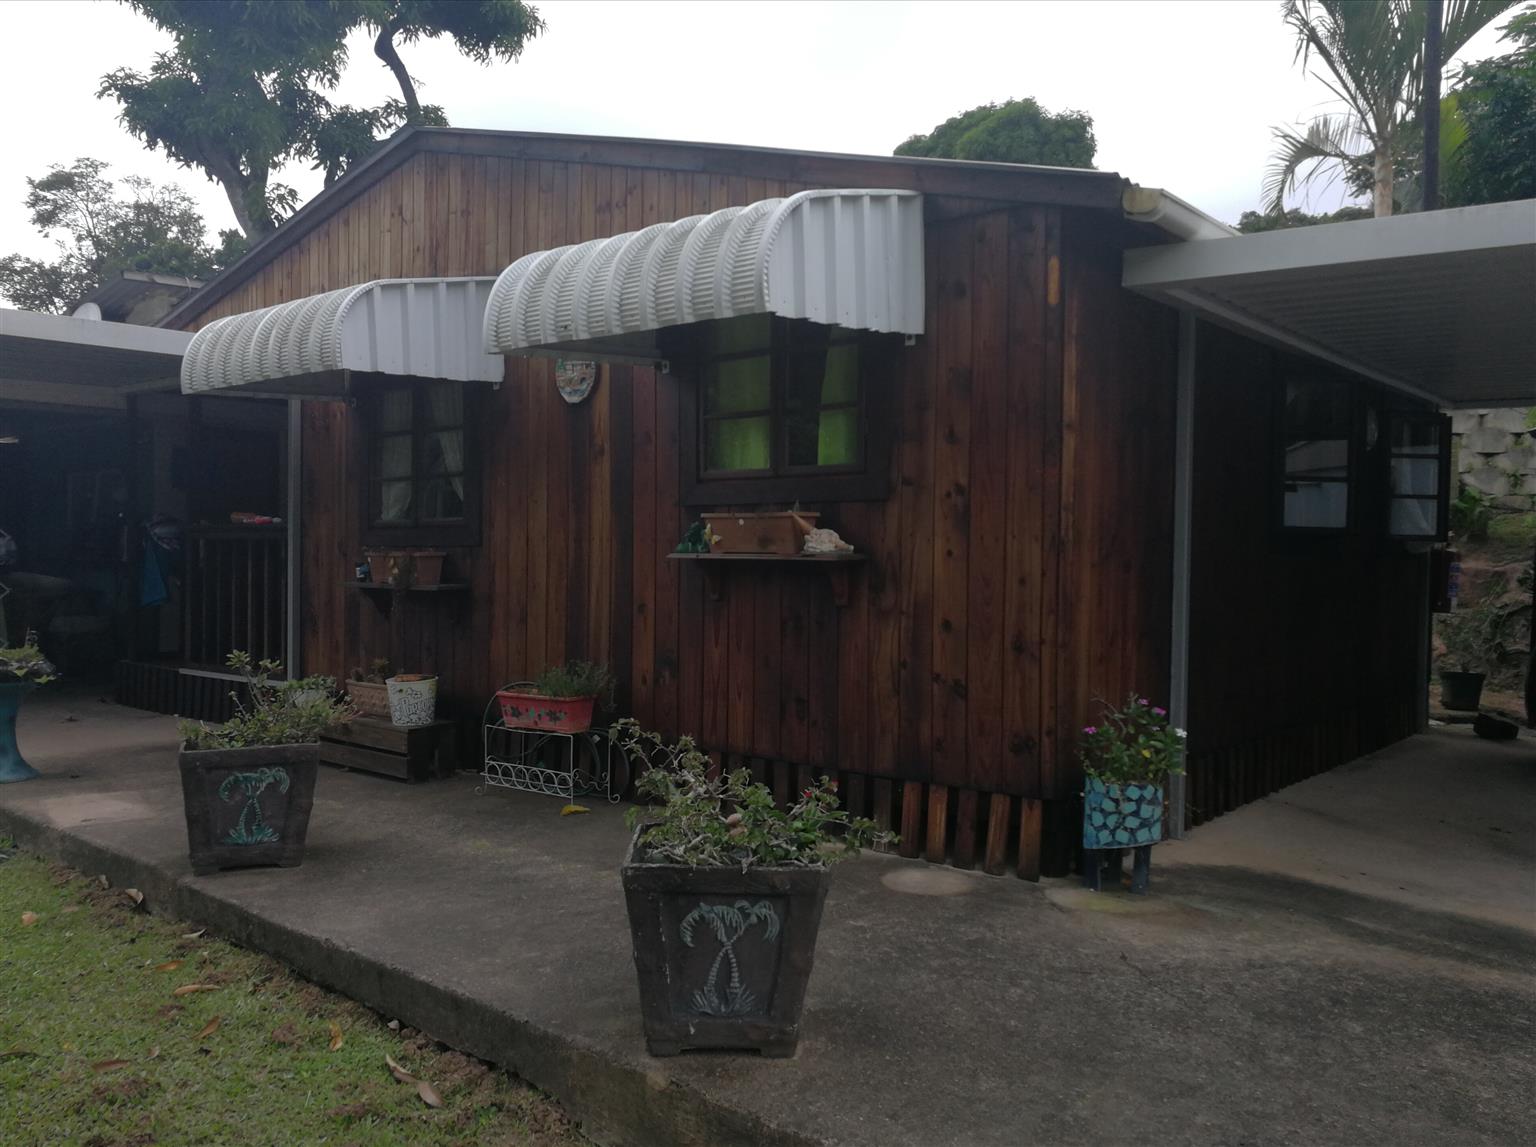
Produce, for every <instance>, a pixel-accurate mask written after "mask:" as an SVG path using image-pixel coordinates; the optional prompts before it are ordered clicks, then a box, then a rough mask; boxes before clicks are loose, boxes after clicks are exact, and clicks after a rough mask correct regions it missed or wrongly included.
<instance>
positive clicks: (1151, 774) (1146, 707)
mask: <svg viewBox="0 0 1536 1147" xmlns="http://www.w3.org/2000/svg"><path fill="white" fill-rule="evenodd" d="M1099 705H1100V707H1101V709H1102V712H1101V714H1100V716H1099V722H1098V724H1096V725H1086V726H1084V727H1083V737H1082V741H1081V742H1080V743H1079V745H1078V755H1079V758H1080V759H1081V760H1082V763H1083V772H1084V773H1086V774H1087V775H1088V776H1090V777H1098V778H1099V779H1100V780H1102V781H1104V782H1105V783H1106V784H1115V785H1126V784H1136V783H1139V782H1142V781H1151V782H1152V783H1153V784H1162V779H1163V777H1164V775H1165V774H1167V773H1182V772H1183V771H1184V736H1185V734H1184V730H1183V729H1175V728H1174V727H1173V726H1172V725H1171V724H1170V723H1169V721H1168V712H1167V710H1166V709H1163V708H1162V707H1161V706H1158V705H1153V704H1152V703H1151V702H1150V701H1148V700H1147V699H1146V698H1145V697H1138V696H1137V695H1136V694H1135V693H1132V694H1131V695H1130V696H1129V697H1127V698H1126V700H1125V704H1124V705H1121V706H1120V707H1119V708H1116V707H1115V706H1113V705H1110V704H1109V703H1108V702H1107V701H1101V702H1099Z"/></svg>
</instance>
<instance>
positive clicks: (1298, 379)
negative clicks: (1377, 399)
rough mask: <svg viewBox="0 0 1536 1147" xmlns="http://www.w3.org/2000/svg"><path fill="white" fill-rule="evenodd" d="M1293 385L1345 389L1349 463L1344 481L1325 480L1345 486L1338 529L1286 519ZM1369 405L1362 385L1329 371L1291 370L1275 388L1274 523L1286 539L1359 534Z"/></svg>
mask: <svg viewBox="0 0 1536 1147" xmlns="http://www.w3.org/2000/svg"><path fill="white" fill-rule="evenodd" d="M1292 383H1317V384H1321V385H1326V386H1337V387H1342V388H1343V389H1344V391H1345V395H1346V398H1347V401H1348V406H1349V419H1348V430H1347V431H1346V434H1345V439H1344V441H1345V444H1346V449H1347V461H1346V464H1345V467H1344V469H1345V474H1344V477H1343V478H1332V479H1325V481H1329V482H1333V483H1337V484H1339V485H1342V486H1343V487H1344V492H1345V500H1344V521H1343V524H1341V525H1337V526H1293V525H1291V524H1289V523H1288V522H1287V521H1286V520H1285V495H1286V484H1287V481H1288V473H1289V472H1288V470H1287V468H1286V464H1287V458H1286V426H1285V423H1286V398H1287V391H1288V390H1289V389H1290V386H1291V384H1292ZM1365 406H1366V404H1365V402H1364V401H1363V399H1362V396H1361V393H1360V387H1359V385H1358V384H1357V383H1356V382H1355V381H1354V380H1353V379H1349V378H1343V377H1340V376H1338V375H1336V374H1333V373H1331V372H1326V371H1317V372H1315V373H1314V372H1307V373H1301V372H1295V371H1287V372H1284V373H1282V374H1281V375H1280V378H1279V379H1278V383H1277V385H1276V387H1275V400H1274V409H1275V415H1274V418H1275V423H1274V431H1273V441H1274V446H1273V449H1274V456H1275V462H1274V491H1275V493H1274V511H1273V513H1274V519H1273V520H1274V523H1275V529H1277V530H1278V531H1279V532H1280V533H1281V534H1282V535H1284V536H1286V537H1318V538H1337V537H1343V536H1345V535H1348V534H1352V533H1354V532H1356V526H1357V523H1358V520H1359V515H1360V501H1361V496H1362V489H1361V481H1360V479H1361V476H1362V468H1361V462H1362V458H1361V455H1362V454H1363V453H1365V433H1364V419H1365V417H1366V413H1365Z"/></svg>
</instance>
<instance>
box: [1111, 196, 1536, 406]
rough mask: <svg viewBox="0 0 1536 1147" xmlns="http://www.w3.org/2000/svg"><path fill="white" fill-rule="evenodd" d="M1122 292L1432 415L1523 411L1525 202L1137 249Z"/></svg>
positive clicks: (1528, 377)
mask: <svg viewBox="0 0 1536 1147" xmlns="http://www.w3.org/2000/svg"><path fill="white" fill-rule="evenodd" d="M1122 282H1123V283H1124V285H1125V286H1126V287H1128V288H1130V289H1131V290H1134V291H1139V292H1140V293H1142V294H1144V295H1148V296H1150V297H1152V298H1155V299H1159V300H1161V301H1163V302H1166V303H1170V304H1172V305H1174V306H1179V307H1184V308H1188V309H1191V310H1194V311H1195V312H1197V313H1199V314H1201V315H1202V316H1204V317H1206V318H1209V319H1211V320H1212V321H1214V322H1217V323H1220V324H1222V325H1224V326H1229V327H1234V328H1236V329H1239V330H1242V331H1245V332H1246V333H1249V334H1252V335H1257V336H1259V337H1262V338H1265V339H1267V340H1269V341H1271V342H1275V343H1279V344H1282V345H1285V346H1289V347H1293V348H1295V349H1297V350H1300V351H1304V352H1306V353H1308V354H1313V355H1317V356H1318V357H1320V358H1324V359H1327V360H1330V361H1332V362H1335V363H1338V364H1340V365H1342V366H1345V367H1347V368H1348V369H1350V370H1353V371H1356V372H1358V373H1360V374H1363V375H1366V376H1368V377H1371V378H1374V379H1377V380H1378V381H1381V382H1384V383H1386V384H1388V385H1390V386H1393V387H1395V388H1397V389H1399V390H1403V391H1407V392H1409V393H1412V394H1416V395H1418V396H1420V397H1422V398H1426V399H1430V400H1432V401H1434V402H1435V403H1436V404H1438V405H1440V406H1443V407H1491V406H1524V405H1528V404H1530V403H1533V402H1536V200H1522V201H1519V202H1515V203H1496V204H1489V205H1486V206H1480V207H1463V208H1456V209H1453V210H1446V211H1431V212H1424V213H1421V214H1415V215H1399V216H1393V217H1390V218H1386V219H1363V220H1359V221H1356V222H1351V223H1330V224H1325V225H1323V226H1319V227H1300V228H1295V229H1292V230H1287V231H1270V232H1265V233H1262V234H1257V235H1239V236H1234V237H1231V238H1222V239H1209V240H1203V241H1197V242H1190V243H1179V244H1174V245H1170V246H1163V247H1152V248H1142V249H1139V250H1134V251H1127V252H1126V254H1125V268H1124V274H1123V278H1122Z"/></svg>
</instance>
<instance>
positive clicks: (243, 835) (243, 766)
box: [177, 745, 320, 876]
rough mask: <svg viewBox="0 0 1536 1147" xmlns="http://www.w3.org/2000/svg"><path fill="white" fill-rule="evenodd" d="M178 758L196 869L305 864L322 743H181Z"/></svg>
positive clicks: (189, 848)
mask: <svg viewBox="0 0 1536 1147" xmlns="http://www.w3.org/2000/svg"><path fill="white" fill-rule="evenodd" d="M177 759H178V763H179V764H180V766H181V795H182V800H183V802H184V803H185V806H186V818H187V851H188V852H189V853H190V855H191V858H192V871H193V872H194V873H196V874H197V875H199V876H205V875H207V874H208V873H210V872H215V871H217V870H218V869H220V868H249V867H251V866H253V865H259V864H276V865H280V866H282V867H284V868H297V867H298V866H299V865H300V864H302V863H303V862H304V839H305V836H306V835H307V834H308V832H309V811H310V809H311V808H312V807H313V806H314V803H315V773H316V772H317V771H318V768H319V760H320V746H319V745H262V746H259V747H257V748H251V749H186V748H183V749H182V750H181V752H180V753H179V754H178V758H177Z"/></svg>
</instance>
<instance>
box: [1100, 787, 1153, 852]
mask: <svg viewBox="0 0 1536 1147" xmlns="http://www.w3.org/2000/svg"><path fill="white" fill-rule="evenodd" d="M1162 839H1163V786H1162V785H1153V784H1130V785H1117V784H1106V783H1105V782H1104V781H1102V780H1100V779H1099V778H1098V777H1089V778H1088V779H1087V781H1086V782H1085V784H1084V787H1083V847H1084V848H1138V847H1140V846H1141V845H1144V844H1156V843H1157V842H1158V841H1160V840H1162Z"/></svg>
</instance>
